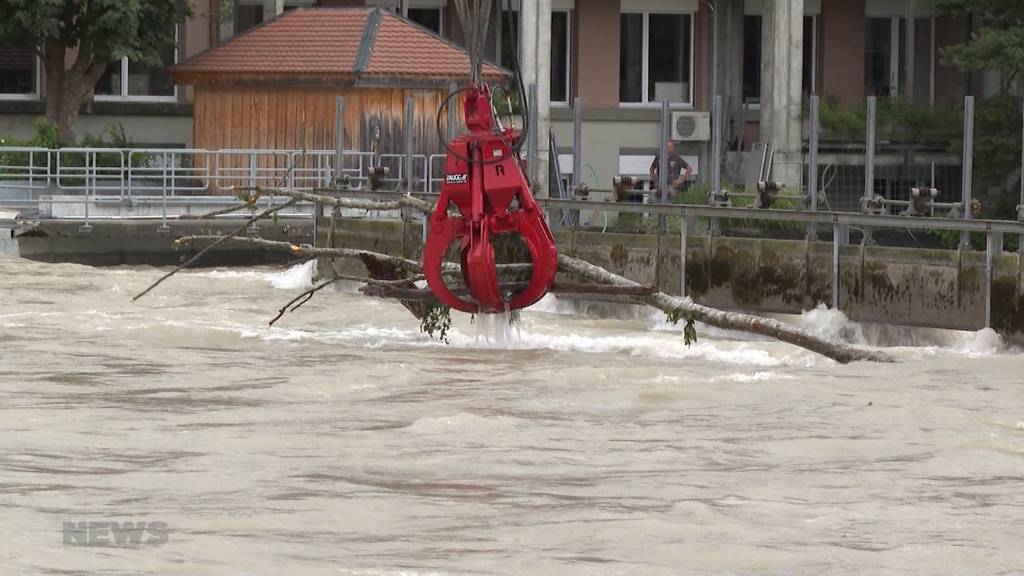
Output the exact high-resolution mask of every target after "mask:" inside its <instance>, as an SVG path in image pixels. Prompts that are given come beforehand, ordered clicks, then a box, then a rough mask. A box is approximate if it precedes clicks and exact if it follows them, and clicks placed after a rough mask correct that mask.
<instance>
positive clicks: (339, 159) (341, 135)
mask: <svg viewBox="0 0 1024 576" xmlns="http://www.w3.org/2000/svg"><path fill="white" fill-rule="evenodd" d="M344 169H345V97H344V96H338V101H337V104H336V105H335V112H334V180H335V185H340V183H341V177H342V175H343V174H344Z"/></svg>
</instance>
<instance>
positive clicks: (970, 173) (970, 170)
mask: <svg viewBox="0 0 1024 576" xmlns="http://www.w3.org/2000/svg"><path fill="white" fill-rule="evenodd" d="M963 153H964V157H963V183H962V186H963V189H962V194H961V196H962V198H961V201H962V202H963V204H964V210H963V212H964V220H970V219H971V218H972V214H971V196H972V190H971V187H972V186H973V185H974V96H965V97H964V152H963ZM960 246H961V247H962V248H963V249H964V250H970V248H971V233H970V232H967V231H966V230H965V231H963V232H961V233H960Z"/></svg>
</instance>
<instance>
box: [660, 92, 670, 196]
mask: <svg viewBox="0 0 1024 576" xmlns="http://www.w3.org/2000/svg"><path fill="white" fill-rule="evenodd" d="M670 122H671V114H670V112H669V107H668V100H665V101H664V102H662V103H661V142H660V143H659V147H658V150H659V152H658V190H659V192H660V193H661V203H662V204H667V203H668V140H669V138H670V137H671V135H672V132H670V128H671V125H670Z"/></svg>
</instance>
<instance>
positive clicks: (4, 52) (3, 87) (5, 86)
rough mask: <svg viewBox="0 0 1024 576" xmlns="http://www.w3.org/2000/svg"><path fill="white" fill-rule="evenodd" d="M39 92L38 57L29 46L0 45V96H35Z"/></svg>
mask: <svg viewBox="0 0 1024 576" xmlns="http://www.w3.org/2000/svg"><path fill="white" fill-rule="evenodd" d="M38 94H39V59H38V58H37V57H36V53H35V51H34V50H32V49H31V48H15V47H9V48H8V47H0V96H2V97H13V98H35V97H37V96H38Z"/></svg>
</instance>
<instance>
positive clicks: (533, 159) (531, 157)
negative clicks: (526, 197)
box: [526, 84, 540, 185]
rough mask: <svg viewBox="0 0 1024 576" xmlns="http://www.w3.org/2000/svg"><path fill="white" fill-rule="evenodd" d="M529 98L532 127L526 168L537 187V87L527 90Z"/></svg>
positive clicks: (528, 136) (527, 141)
mask: <svg viewBox="0 0 1024 576" xmlns="http://www.w3.org/2000/svg"><path fill="white" fill-rule="evenodd" d="M527 98H528V99H529V101H530V103H529V106H528V108H529V110H530V118H529V121H530V127H529V134H528V135H527V139H526V167H527V174H529V176H530V182H531V183H533V184H534V185H536V183H537V177H536V171H537V139H538V138H539V137H540V136H539V135H538V134H537V115H536V113H534V110H536V107H537V85H536V84H530V87H529V88H527Z"/></svg>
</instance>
